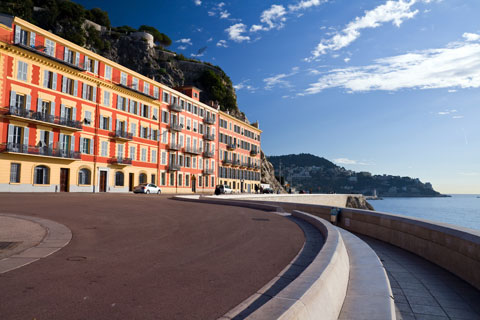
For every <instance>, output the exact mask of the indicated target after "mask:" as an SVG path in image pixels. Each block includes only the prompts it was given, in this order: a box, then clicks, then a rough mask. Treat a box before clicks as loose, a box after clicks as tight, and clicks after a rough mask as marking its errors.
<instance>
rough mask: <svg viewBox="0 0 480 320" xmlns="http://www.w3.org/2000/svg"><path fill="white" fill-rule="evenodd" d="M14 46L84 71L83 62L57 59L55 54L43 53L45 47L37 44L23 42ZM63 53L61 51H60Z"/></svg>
mask: <svg viewBox="0 0 480 320" xmlns="http://www.w3.org/2000/svg"><path fill="white" fill-rule="evenodd" d="M14 45H15V46H17V47H20V48H22V49H25V50H28V51H30V52H33V53H36V54H38V55H40V56H42V57H44V58H47V59H50V60H53V61H55V62H58V63H61V64H63V65H66V66H69V67H70V68H73V69H76V70H78V71H86V68H85V67H84V64H83V63H79V64H76V63H71V62H69V61H65V60H63V59H59V58H57V57H55V56H51V55H49V54H47V53H45V51H44V50H45V49H46V48H45V47H43V46H39V47H31V46H26V45H24V44H23V43H14ZM62 54H63V53H62Z"/></svg>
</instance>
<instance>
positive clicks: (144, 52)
mask: <svg viewBox="0 0 480 320" xmlns="http://www.w3.org/2000/svg"><path fill="white" fill-rule="evenodd" d="M0 12H1V13H6V14H10V15H13V16H18V17H20V18H22V19H24V20H26V21H28V22H31V23H33V24H35V25H37V26H39V27H41V28H43V29H46V30H48V31H50V32H52V33H54V34H56V35H58V36H60V37H62V38H65V39H67V40H69V41H71V42H73V43H75V44H77V45H80V46H83V47H85V48H87V49H89V50H91V51H93V52H95V53H98V54H100V55H102V56H104V57H106V58H107V59H110V60H112V61H115V62H117V63H119V64H121V65H124V66H125V67H127V68H130V69H132V70H134V71H136V72H138V73H140V74H143V75H144V76H146V77H149V78H152V79H155V80H156V81H158V82H161V83H163V84H165V85H167V86H169V87H181V86H190V85H193V86H196V87H198V88H199V89H201V90H202V94H201V95H200V98H201V101H202V102H204V103H206V104H208V103H209V102H210V101H216V102H218V103H219V105H220V109H221V110H222V111H229V112H230V113H231V114H232V115H234V116H236V117H237V118H239V119H242V120H245V119H246V118H245V115H244V114H243V113H242V112H241V111H240V110H239V109H238V105H237V99H236V94H235V89H234V88H233V84H232V81H231V80H230V78H229V77H228V76H227V74H226V73H225V72H224V71H223V70H222V69H221V68H220V67H219V66H214V65H212V64H210V63H208V62H202V61H199V60H196V59H189V58H186V57H185V56H183V55H182V54H177V53H175V52H172V51H170V50H168V49H167V47H168V46H170V45H171V43H172V40H171V39H170V38H169V37H168V36H167V35H166V34H164V33H162V32H160V31H159V30H157V29H156V28H154V27H152V26H148V25H142V26H140V27H139V28H138V29H136V28H133V27H130V26H127V25H125V26H117V27H113V26H111V24H110V19H109V16H108V13H107V12H105V11H103V10H101V9H99V8H93V9H90V10H87V9H85V8H84V7H83V6H82V5H80V4H77V3H75V2H72V1H68V0H15V1H12V0H3V1H1V2H0ZM90 22H93V23H90ZM139 31H140V32H148V33H149V34H151V35H152V36H153V38H154V40H153V41H154V46H151V45H149V43H148V42H147V41H146V40H145V39H144V38H141V37H140V38H139V37H134V36H133V35H134V34H135V33H136V32H139Z"/></svg>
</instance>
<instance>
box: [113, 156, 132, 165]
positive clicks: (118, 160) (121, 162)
mask: <svg viewBox="0 0 480 320" xmlns="http://www.w3.org/2000/svg"><path fill="white" fill-rule="evenodd" d="M108 163H110V164H116V165H120V166H128V165H131V164H132V159H130V158H123V157H112V158H110V159H109V160H108Z"/></svg>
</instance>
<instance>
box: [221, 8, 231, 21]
mask: <svg viewBox="0 0 480 320" xmlns="http://www.w3.org/2000/svg"><path fill="white" fill-rule="evenodd" d="M228 17H230V12H228V11H227V10H224V11H221V12H220V19H228Z"/></svg>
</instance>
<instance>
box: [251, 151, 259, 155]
mask: <svg viewBox="0 0 480 320" xmlns="http://www.w3.org/2000/svg"><path fill="white" fill-rule="evenodd" d="M257 154H258V151H257V150H250V155H251V156H256V155H257Z"/></svg>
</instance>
